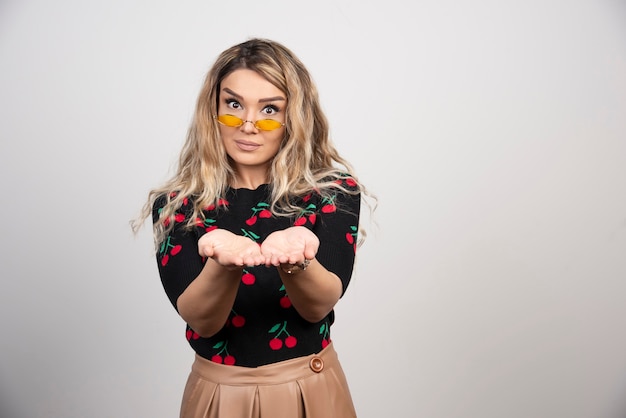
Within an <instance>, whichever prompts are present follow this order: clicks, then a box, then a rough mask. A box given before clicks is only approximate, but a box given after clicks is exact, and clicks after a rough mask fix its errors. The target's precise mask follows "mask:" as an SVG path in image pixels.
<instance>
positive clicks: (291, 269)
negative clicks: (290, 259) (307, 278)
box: [280, 258, 311, 274]
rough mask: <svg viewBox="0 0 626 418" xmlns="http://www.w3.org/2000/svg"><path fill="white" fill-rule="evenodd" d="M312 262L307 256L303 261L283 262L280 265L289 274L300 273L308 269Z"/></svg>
mask: <svg viewBox="0 0 626 418" xmlns="http://www.w3.org/2000/svg"><path fill="white" fill-rule="evenodd" d="M310 263H311V260H309V259H306V258H305V259H304V261H303V262H302V263H295V264H291V263H283V264H281V265H280V269H281V270H282V271H283V272H285V273H287V274H298V273H300V272H301V271H304V270H306V269H307V267H308V266H309V264H310Z"/></svg>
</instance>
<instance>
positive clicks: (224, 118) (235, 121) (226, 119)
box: [217, 115, 243, 128]
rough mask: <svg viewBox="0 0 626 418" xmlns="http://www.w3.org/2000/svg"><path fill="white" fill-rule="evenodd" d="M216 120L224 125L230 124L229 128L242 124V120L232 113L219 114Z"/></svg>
mask: <svg viewBox="0 0 626 418" xmlns="http://www.w3.org/2000/svg"><path fill="white" fill-rule="evenodd" d="M217 120H218V121H220V122H221V123H222V124H224V125H226V126H230V127H231V128H235V127H237V126H241V125H243V120H241V119H239V118H238V117H237V116H233V115H219V116H218V117H217Z"/></svg>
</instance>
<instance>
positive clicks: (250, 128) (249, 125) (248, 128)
mask: <svg viewBox="0 0 626 418" xmlns="http://www.w3.org/2000/svg"><path fill="white" fill-rule="evenodd" d="M246 113H248V114H247V115H246V116H247V117H250V116H253V115H254V113H253V112H251V111H248V112H246ZM242 116H243V115H242ZM240 129H241V132H245V133H247V134H254V133H257V132H258V130H257V127H256V126H255V125H254V121H253V120H250V119H244V121H243V124H242V125H241V128H240Z"/></svg>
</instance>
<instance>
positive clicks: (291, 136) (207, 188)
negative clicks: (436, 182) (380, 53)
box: [131, 38, 371, 246]
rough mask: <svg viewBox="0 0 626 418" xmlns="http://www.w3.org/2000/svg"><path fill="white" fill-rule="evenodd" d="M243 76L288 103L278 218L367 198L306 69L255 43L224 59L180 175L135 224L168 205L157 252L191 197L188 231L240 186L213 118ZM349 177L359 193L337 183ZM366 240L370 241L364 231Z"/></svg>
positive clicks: (276, 185)
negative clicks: (296, 201)
mask: <svg viewBox="0 0 626 418" xmlns="http://www.w3.org/2000/svg"><path fill="white" fill-rule="evenodd" d="M238 69H249V70H253V71H255V72H257V73H258V74H260V75H261V76H263V77H264V78H265V79H267V80H268V81H269V82H270V83H272V84H273V85H275V86H276V87H277V88H278V89H280V90H281V91H282V92H283V93H284V94H286V96H287V108H286V130H285V137H284V138H283V140H282V142H281V146H280V149H279V151H278V153H277V154H276V156H275V157H274V159H273V160H272V163H271V168H270V172H269V173H268V178H269V181H270V186H271V187H270V190H271V196H270V204H271V211H272V213H273V214H275V215H277V216H291V215H294V214H297V213H298V212H299V211H300V208H299V207H296V206H294V205H293V198H294V197H297V196H304V195H306V194H308V193H310V192H312V191H316V192H317V193H320V194H321V195H322V196H329V195H330V194H331V193H332V191H333V189H341V190H342V191H343V192H345V193H351V194H356V193H358V192H361V193H362V194H368V193H367V191H366V190H365V188H364V187H363V185H362V184H361V183H360V182H359V180H358V179H357V177H356V175H355V173H354V170H353V167H352V166H351V165H350V163H349V162H348V161H347V160H345V159H344V158H343V157H341V156H340V155H339V153H338V152H337V150H336V149H335V147H334V146H333V144H332V142H331V140H330V138H329V128H328V121H327V119H326V116H325V115H324V113H323V111H322V109H321V106H320V102H319V97H318V92H317V88H316V86H315V84H314V83H313V81H312V79H311V76H310V74H309V72H308V71H307V69H306V68H305V66H304V65H303V64H302V62H301V61H300V60H299V59H298V58H297V57H296V56H295V55H294V54H293V52H291V51H290V50H289V49H288V48H286V47H285V46H283V45H281V44H279V43H277V42H274V41H271V40H267V39H258V38H254V39H250V40H248V41H246V42H243V43H240V44H238V45H235V46H232V47H230V48H229V49H227V50H225V51H224V52H222V53H221V54H220V55H219V56H218V58H217V60H216V61H215V63H214V64H213V66H212V67H211V69H210V70H209V72H208V74H207V75H206V78H205V80H204V83H203V85H202V89H201V91H200V94H199V96H198V99H197V104H196V109H195V113H194V116H193V120H192V122H191V126H190V128H189V131H188V133H187V139H186V141H185V144H184V145H183V148H182V150H181V153H180V156H179V160H178V166H177V168H176V173H175V174H174V176H173V177H172V178H171V179H170V180H168V181H166V182H165V184H163V185H162V186H161V187H158V188H155V189H153V190H151V191H150V192H149V194H148V199H147V202H146V203H145V204H144V206H143V209H142V210H141V213H140V215H139V216H138V217H137V218H136V219H135V220H133V221H131V227H132V229H133V231H134V232H135V233H136V232H137V231H138V230H139V229H140V228H141V226H142V225H143V223H144V222H145V220H146V219H147V218H148V217H149V216H150V215H151V212H152V207H153V205H154V203H155V200H156V199H158V198H160V197H161V198H164V199H165V206H164V207H163V210H162V211H161V213H160V219H159V222H155V223H154V238H155V243H156V244H157V246H158V245H159V244H160V243H161V242H162V241H163V239H164V237H165V236H166V235H167V233H168V232H169V229H170V228H171V227H172V226H173V224H174V222H173V217H174V215H175V212H176V210H177V209H178V208H180V206H181V205H182V203H183V200H184V199H185V198H189V197H192V199H191V201H192V203H193V215H192V216H191V217H190V218H189V220H188V226H189V227H192V226H193V224H194V223H195V219H196V218H201V219H203V218H204V215H203V213H202V209H203V208H206V207H208V206H210V205H217V202H218V201H219V199H220V198H222V197H224V195H225V193H226V190H227V189H228V187H229V185H230V184H232V183H233V180H234V176H235V173H234V171H233V168H232V166H231V164H230V161H229V157H228V155H227V154H226V151H225V148H224V145H223V143H222V139H221V136H220V131H219V126H218V123H217V121H216V120H215V119H214V117H213V116H214V115H215V114H217V107H218V103H219V92H220V84H221V82H222V80H223V79H224V78H225V77H226V76H227V75H229V74H230V73H232V72H233V71H235V70H238ZM346 177H352V178H353V179H354V181H355V182H356V185H357V186H356V187H355V188H351V189H347V188H345V187H343V186H342V183H343V182H338V181H336V180H337V179H341V178H346ZM368 195H369V194H368ZM368 205H369V204H368ZM370 207H371V206H370ZM168 219H169V222H167V221H166V220H168ZM359 235H360V236H361V237H362V238H364V236H365V233H364V231H362V233H361V234H359ZM361 241H362V239H361Z"/></svg>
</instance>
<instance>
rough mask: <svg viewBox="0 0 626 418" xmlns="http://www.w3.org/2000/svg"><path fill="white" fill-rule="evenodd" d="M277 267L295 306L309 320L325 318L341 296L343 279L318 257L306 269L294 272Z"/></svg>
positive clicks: (314, 320) (315, 320)
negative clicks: (287, 271) (327, 267)
mask: <svg viewBox="0 0 626 418" xmlns="http://www.w3.org/2000/svg"><path fill="white" fill-rule="evenodd" d="M277 269H278V272H279V274H280V277H281V279H282V281H283V284H284V285H285V290H286V291H287V295H289V300H291V303H292V305H293V307H294V308H295V309H296V311H298V313H299V314H300V316H302V317H303V318H304V319H306V320H307V321H309V322H319V321H321V320H322V319H324V318H325V317H326V315H328V314H329V313H330V311H331V310H332V309H333V308H334V307H335V305H336V304H337V302H338V301H339V298H340V297H341V293H342V286H341V280H340V279H339V277H337V275H335V274H334V273H332V272H330V271H328V270H327V269H326V268H325V267H324V266H323V265H321V264H320V263H319V262H318V261H317V260H316V259H313V260H311V263H310V264H309V266H308V267H307V269H306V270H303V271H298V272H295V273H292V274H289V273H286V272H285V271H283V269H282V268H281V267H280V266H278V267H277Z"/></svg>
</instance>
